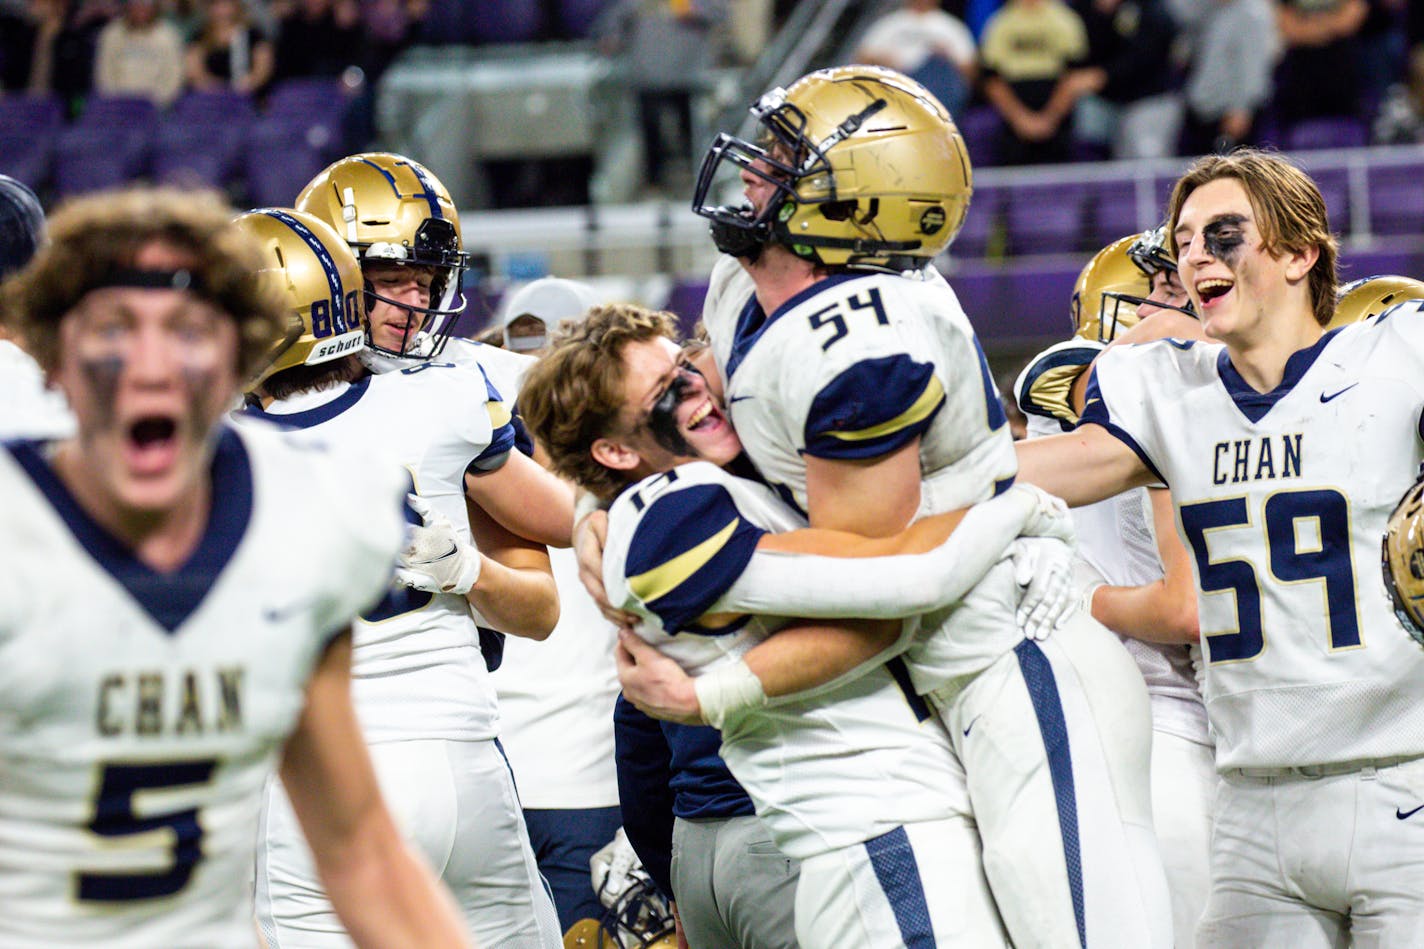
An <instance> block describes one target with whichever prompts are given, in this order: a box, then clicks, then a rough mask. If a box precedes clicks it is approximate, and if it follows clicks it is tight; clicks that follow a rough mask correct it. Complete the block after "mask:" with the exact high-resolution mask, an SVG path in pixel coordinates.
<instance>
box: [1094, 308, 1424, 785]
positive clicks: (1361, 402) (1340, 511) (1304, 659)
mask: <svg viewBox="0 0 1424 949" xmlns="http://www.w3.org/2000/svg"><path fill="white" fill-rule="evenodd" d="M1421 316H1424V314H1420V313H1419V312H1418V311H1417V304H1415V303H1408V304H1402V305H1401V306H1399V307H1396V308H1394V309H1393V310H1390V311H1387V312H1386V313H1384V314H1382V315H1381V316H1379V317H1375V318H1373V319H1370V320H1367V321H1365V322H1363V323H1356V324H1351V325H1349V326H1346V327H1344V328H1342V329H1339V330H1336V331H1333V332H1331V333H1328V334H1326V335H1325V336H1324V337H1322V338H1321V340H1320V341H1319V342H1318V343H1317V344H1316V345H1314V346H1312V347H1311V348H1309V349H1307V350H1303V351H1301V352H1298V353H1296V354H1295V355H1293V356H1292V357H1291V358H1290V361H1289V362H1288V363H1287V364H1286V370H1285V378H1284V379H1283V381H1282V382H1281V384H1280V385H1279V386H1277V388H1276V389H1275V390H1274V391H1272V392H1270V393H1265V394H1263V393H1258V392H1256V391H1255V390H1253V389H1252V388H1251V387H1250V386H1248V385H1247V384H1246V382H1245V381H1244V380H1243V379H1242V377H1241V376H1240V374H1239V373H1237V371H1236V369H1235V368H1234V367H1233V366H1232V365H1231V361H1230V360H1229V359H1228V358H1227V354H1226V350H1225V347H1224V346H1222V345H1220V344H1208V343H1188V342H1183V341H1179V340H1163V341H1159V342H1155V343H1149V344H1144V345H1141V346H1129V347H1118V348H1115V349H1110V350H1108V351H1107V353H1106V354H1105V355H1104V356H1103V357H1102V358H1101V359H1099V360H1098V364H1097V368H1096V369H1095V370H1094V377H1093V381H1092V382H1091V383H1090V384H1089V388H1088V396H1087V405H1086V406H1085V407H1084V412H1083V422H1084V423H1097V424H1099V425H1102V426H1104V427H1105V428H1107V430H1108V431H1109V432H1111V433H1112V434H1114V435H1116V436H1117V437H1118V438H1119V439H1121V440H1122V441H1123V442H1124V443H1125V444H1126V445H1128V446H1129V447H1130V448H1132V449H1133V450H1134V451H1135V452H1137V454H1138V456H1139V457H1140V458H1141V459H1142V461H1143V462H1144V464H1146V465H1147V467H1149V468H1150V469H1152V470H1153V471H1155V472H1157V473H1158V474H1159V475H1161V476H1162V478H1163V480H1164V481H1165V483H1166V484H1167V486H1168V487H1170V488H1171V489H1172V497H1173V500H1174V502H1175V504H1176V508H1177V526H1178V530H1179V532H1180V534H1181V536H1182V539H1183V541H1184V542H1185V544H1186V547H1187V549H1188V550H1189V551H1190V552H1191V554H1192V558H1193V562H1194V569H1195V572H1196V578H1197V589H1198V597H1197V599H1198V604H1199V616H1200V621H1201V634H1202V646H1203V649H1204V651H1205V653H1206V657H1207V659H1208V662H1209V665H1208V668H1207V674H1206V681H1205V684H1204V688H1203V695H1204V697H1205V699H1206V704H1207V714H1208V716H1209V718H1210V721H1211V725H1212V729H1213V730H1214V731H1215V733H1216V742H1217V765H1218V767H1220V768H1224V769H1225V768H1242V767H1252V768H1283V767H1300V766H1308V765H1322V764H1334V763H1340V762H1353V761H1368V760H1372V759H1381V758H1393V757H1412V756H1418V755H1424V651H1421V650H1420V649H1419V647H1418V646H1417V645H1416V644H1415V643H1414V641H1413V640H1411V639H1410V638H1409V637H1408V636H1407V635H1406V634H1405V632H1404V630H1403V629H1401V628H1400V625H1399V622H1398V620H1397V619H1395V616H1394V613H1393V610H1392V609H1391V607H1390V603H1389V600H1388V598H1387V596H1386V594H1385V591H1384V588H1383V585H1382V582H1381V577H1380V568H1379V558H1380V538H1381V537H1382V536H1383V532H1384V528H1385V523H1386V521H1387V520H1388V518H1389V514H1390V512H1391V511H1392V510H1393V509H1394V506H1395V504H1396V503H1397V502H1398V501H1399V498H1400V495H1402V494H1403V493H1404V491H1405V489H1406V488H1407V487H1408V486H1409V485H1410V484H1411V483H1412V481H1413V479H1414V473H1415V471H1416V469H1417V468H1418V466H1419V462H1420V459H1421V447H1424V441H1421V434H1420V409H1421V407H1424V319H1421Z"/></svg>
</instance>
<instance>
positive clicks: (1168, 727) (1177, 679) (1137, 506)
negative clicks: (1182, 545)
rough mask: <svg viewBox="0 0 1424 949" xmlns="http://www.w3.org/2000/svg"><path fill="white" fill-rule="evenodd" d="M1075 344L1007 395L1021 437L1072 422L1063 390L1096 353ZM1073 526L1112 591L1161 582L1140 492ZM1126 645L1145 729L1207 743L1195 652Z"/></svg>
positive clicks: (1035, 367)
mask: <svg viewBox="0 0 1424 949" xmlns="http://www.w3.org/2000/svg"><path fill="white" fill-rule="evenodd" d="M1103 348H1104V347H1103V344H1102V343H1098V342H1089V341H1085V340H1081V339H1070V340H1067V341H1066V342H1062V343H1057V344H1055V345H1053V346H1051V347H1049V348H1048V349H1046V350H1044V351H1043V352H1042V353H1039V354H1038V355H1037V356H1035V357H1034V358H1033V359H1032V360H1031V361H1030V362H1029V364H1028V365H1027V366H1026V367H1025V368H1024V371H1023V372H1022V373H1021V374H1020V375H1019V379H1018V382H1017V383H1016V385H1015V387H1014V389H1015V392H1016V393H1017V396H1018V401H1019V407H1020V408H1021V409H1023V412H1024V415H1025V417H1026V418H1027V419H1028V436H1029V437H1030V438H1037V437H1039V436H1041V435H1056V434H1058V433H1060V432H1063V431H1065V430H1068V429H1071V428H1072V425H1071V424H1070V423H1066V422H1065V421H1064V417H1065V416H1066V417H1067V418H1070V419H1073V418H1076V413H1074V412H1073V411H1072V406H1071V404H1070V402H1069V395H1068V393H1069V390H1070V389H1071V388H1072V386H1073V384H1074V382H1076V381H1077V379H1078V377H1079V376H1080V375H1081V374H1082V373H1083V372H1085V371H1086V370H1087V368H1088V366H1089V365H1090V364H1091V363H1092V361H1093V360H1094V359H1095V358H1096V357H1097V356H1098V354H1099V353H1101V352H1102V350H1103ZM1072 514H1073V525H1074V530H1075V533H1076V534H1077V538H1078V556H1079V557H1082V558H1083V560H1084V561H1086V562H1087V563H1088V564H1089V565H1090V566H1091V567H1092V568H1093V569H1094V570H1096V571H1097V572H1098V574H1099V575H1100V576H1101V577H1102V578H1103V580H1105V581H1106V582H1107V583H1109V584H1111V585H1113V586H1123V587H1132V586H1142V585H1144V584H1148V583H1154V582H1156V581H1157V580H1160V579H1162V559H1161V556H1160V555H1159V554H1158V553H1157V531H1156V529H1155V528H1154V527H1153V524H1152V502H1151V499H1150V498H1149V496H1148V493H1147V489H1146V488H1136V489H1134V490H1132V491H1125V492H1123V493H1122V494H1119V495H1117V496H1116V497H1112V498H1108V499H1107V500H1106V501H1100V502H1098V503H1097V504H1087V505H1084V506H1082V507H1076V508H1073V511H1072ZM1119 638H1121V639H1122V643H1123V645H1124V646H1126V647H1127V651H1128V653H1129V654H1131V656H1132V659H1133V661H1134V662H1136V663H1137V668H1138V669H1139V670H1141V672H1142V679H1143V681H1144V682H1145V683H1146V684H1147V693H1148V695H1149V696H1150V697H1151V699H1152V726H1153V728H1154V729H1157V730H1159V731H1167V732H1170V733H1172V734H1174V735H1177V736H1179V737H1181V738H1186V739H1189V740H1191V741H1196V742H1201V741H1204V740H1206V735H1207V729H1206V707H1205V706H1204V705H1203V704H1202V697H1201V689H1200V687H1199V686H1198V685H1197V674H1196V668H1197V665H1199V664H1200V661H1201V648H1200V647H1198V646H1185V645H1182V646H1178V645H1170V644H1166V643H1148V642H1143V641H1142V640H1140V639H1134V638H1132V637H1131V636H1122V637H1119Z"/></svg>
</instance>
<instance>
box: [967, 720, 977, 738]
mask: <svg viewBox="0 0 1424 949" xmlns="http://www.w3.org/2000/svg"><path fill="white" fill-rule="evenodd" d="M977 721H979V716H978V715H975V716H974V717H973V718H972V719H970V720H969V724H968V725H965V726H964V737H965V738H968V737H969V730H970V729H971V728H973V727H974V723H975V722H977Z"/></svg>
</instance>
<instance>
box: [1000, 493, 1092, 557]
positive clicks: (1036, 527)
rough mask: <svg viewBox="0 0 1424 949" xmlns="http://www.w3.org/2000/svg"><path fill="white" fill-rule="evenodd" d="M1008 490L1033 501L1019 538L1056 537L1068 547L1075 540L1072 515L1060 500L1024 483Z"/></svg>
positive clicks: (1066, 505)
mask: <svg viewBox="0 0 1424 949" xmlns="http://www.w3.org/2000/svg"><path fill="white" fill-rule="evenodd" d="M1009 490H1010V491H1017V492H1019V493H1020V494H1023V495H1026V496H1027V497H1030V498H1032V500H1033V510H1032V512H1031V513H1030V514H1029V516H1028V518H1027V519H1026V520H1025V521H1024V527H1023V530H1022V531H1020V532H1019V533H1020V535H1021V536H1023V537H1056V538H1058V539H1059V540H1061V541H1063V543H1065V544H1069V545H1072V544H1073V543H1074V542H1075V541H1076V540H1077V535H1076V534H1075V533H1074V531H1073V515H1072V514H1070V513H1069V512H1068V504H1067V502H1066V501H1064V500H1063V499H1062V498H1060V497H1058V496H1057V495H1055V494H1049V493H1048V492H1047V491H1045V490H1043V489H1042V488H1040V487H1038V486H1037V485H1032V484H1028V483H1027V482H1024V481H1018V482H1015V483H1014V486H1013V487H1011V488H1009Z"/></svg>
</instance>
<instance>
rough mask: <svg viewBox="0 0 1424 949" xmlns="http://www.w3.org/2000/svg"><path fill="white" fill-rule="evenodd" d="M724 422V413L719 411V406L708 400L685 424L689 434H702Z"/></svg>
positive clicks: (696, 409) (693, 411) (693, 412)
mask: <svg viewBox="0 0 1424 949" xmlns="http://www.w3.org/2000/svg"><path fill="white" fill-rule="evenodd" d="M721 422H722V413H721V412H719V411H717V406H715V405H713V404H712V400H711V399H708V400H707V401H705V402H703V403H702V404H701V405H699V406H698V407H697V408H695V409H693V410H692V414H691V415H689V416H688V417H687V421H686V422H685V423H683V424H684V425H685V426H686V428H687V430H688V431H689V432H700V431H705V430H707V429H710V428H715V427H716V426H717V425H719V424H721Z"/></svg>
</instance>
